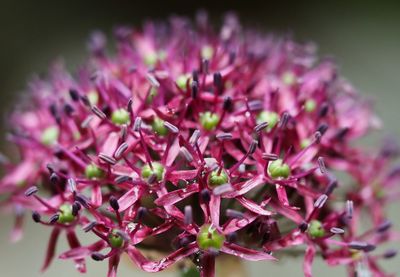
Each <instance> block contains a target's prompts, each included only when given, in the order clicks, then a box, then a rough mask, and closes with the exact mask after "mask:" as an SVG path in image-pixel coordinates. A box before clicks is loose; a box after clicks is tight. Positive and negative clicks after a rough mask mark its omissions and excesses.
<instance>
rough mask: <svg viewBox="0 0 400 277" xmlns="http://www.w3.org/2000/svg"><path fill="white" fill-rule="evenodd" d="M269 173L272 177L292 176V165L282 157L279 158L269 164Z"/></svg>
mask: <svg viewBox="0 0 400 277" xmlns="http://www.w3.org/2000/svg"><path fill="white" fill-rule="evenodd" d="M268 174H269V175H270V176H271V178H272V179H277V178H288V177H289V176H290V167H289V165H288V164H286V163H284V162H283V160H282V159H277V160H275V161H272V162H271V163H270V164H269V165H268Z"/></svg>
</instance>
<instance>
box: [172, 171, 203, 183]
mask: <svg viewBox="0 0 400 277" xmlns="http://www.w3.org/2000/svg"><path fill="white" fill-rule="evenodd" d="M197 173H198V172H197V170H196V169H194V170H179V171H172V172H170V173H168V177H167V178H168V181H170V182H173V183H175V182H177V181H179V180H192V179H194V178H196V176H197Z"/></svg>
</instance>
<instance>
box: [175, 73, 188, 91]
mask: <svg viewBox="0 0 400 277" xmlns="http://www.w3.org/2000/svg"><path fill="white" fill-rule="evenodd" d="M189 78H190V75H187V74H182V75H179V76H178V78H176V84H177V85H178V87H180V88H181V89H183V90H185V89H186V83H187V81H188V79H189Z"/></svg>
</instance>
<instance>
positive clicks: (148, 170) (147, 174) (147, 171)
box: [142, 162, 164, 181]
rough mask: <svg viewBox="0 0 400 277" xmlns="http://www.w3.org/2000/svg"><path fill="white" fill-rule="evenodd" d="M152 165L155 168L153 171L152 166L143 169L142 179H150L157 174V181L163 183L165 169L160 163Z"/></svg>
mask: <svg viewBox="0 0 400 277" xmlns="http://www.w3.org/2000/svg"><path fill="white" fill-rule="evenodd" d="M151 165H152V166H153V170H152V169H151V167H150V165H148V164H146V165H145V166H143V168H142V177H143V178H144V179H148V178H149V177H150V176H151V175H153V174H156V176H157V181H161V180H162V178H163V177H164V176H163V175H164V167H163V166H162V164H160V163H159V162H152V163H151Z"/></svg>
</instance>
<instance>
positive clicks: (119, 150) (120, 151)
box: [114, 142, 129, 159]
mask: <svg viewBox="0 0 400 277" xmlns="http://www.w3.org/2000/svg"><path fill="white" fill-rule="evenodd" d="M128 147H129V145H128V144H127V143H126V142H123V143H122V144H121V145H120V146H119V147H118V148H117V150H116V151H115V154H114V156H115V158H116V159H119V158H120V157H121V156H122V155H123V154H124V152H125V151H126V150H127V149H128Z"/></svg>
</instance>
